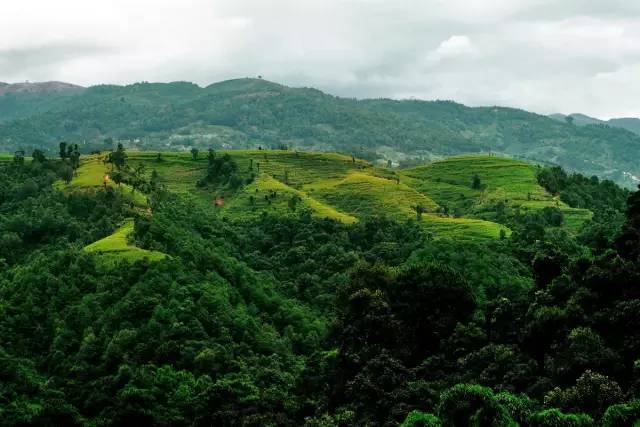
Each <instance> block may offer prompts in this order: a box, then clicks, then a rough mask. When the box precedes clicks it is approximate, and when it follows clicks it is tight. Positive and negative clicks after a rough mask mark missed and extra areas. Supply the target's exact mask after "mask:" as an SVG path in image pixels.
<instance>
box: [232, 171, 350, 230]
mask: <svg viewBox="0 0 640 427" xmlns="http://www.w3.org/2000/svg"><path fill="white" fill-rule="evenodd" d="M272 194H273V195H275V197H270V195H272ZM292 198H297V200H299V202H298V203H297V205H296V206H295V208H294V209H295V211H294V210H293V209H292V208H291V207H290V205H289V201H290V200H291V199H292ZM300 209H309V210H311V212H313V214H314V215H315V216H318V217H324V218H331V219H335V220H337V221H341V222H344V223H346V224H353V223H354V222H356V221H357V219H356V218H355V217H353V216H351V215H348V214H345V213H342V212H340V211H338V210H336V209H334V208H333V207H332V206H330V205H328V204H324V203H321V202H319V201H318V200H316V199H314V198H313V197H310V196H309V195H308V194H307V193H305V192H304V191H300V190H296V189H295V188H292V187H290V186H288V185H286V184H284V183H282V182H280V181H278V180H277V179H275V178H273V177H271V176H269V175H267V174H266V173H262V174H260V176H259V177H258V178H256V180H255V181H254V182H252V183H251V184H249V185H247V186H246V187H245V188H243V190H242V191H241V192H240V193H239V194H238V195H237V196H235V197H234V198H233V199H232V200H231V201H230V202H229V203H226V204H225V205H224V207H223V208H222V209H221V210H222V212H223V215H225V216H228V217H232V218H252V217H256V216H258V215H259V214H261V213H262V212H267V213H270V214H276V215H290V214H294V213H295V212H297V211H299V210H300Z"/></svg>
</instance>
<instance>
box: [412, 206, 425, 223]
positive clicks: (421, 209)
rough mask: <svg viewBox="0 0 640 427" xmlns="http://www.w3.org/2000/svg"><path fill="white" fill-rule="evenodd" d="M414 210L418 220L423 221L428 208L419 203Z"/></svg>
mask: <svg viewBox="0 0 640 427" xmlns="http://www.w3.org/2000/svg"><path fill="white" fill-rule="evenodd" d="M413 209H414V210H415V211H416V220H417V221H422V214H423V213H425V212H426V211H427V208H425V207H424V206H423V205H421V204H420V203H418V204H417V205H415V206H414V207H413Z"/></svg>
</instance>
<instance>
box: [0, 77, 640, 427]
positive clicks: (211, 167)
mask: <svg viewBox="0 0 640 427" xmlns="http://www.w3.org/2000/svg"><path fill="white" fill-rule="evenodd" d="M100 90H110V89H109V88H96V89H94V91H100ZM185 90H194V89H190V87H189V86H185ZM211 96H215V94H213V95H211ZM318 96H324V95H318ZM118 102H119V101H118ZM123 104H124V105H127V103H126V102H123ZM118 105H120V104H118ZM399 105H401V104H399ZM84 111H85V112H89V111H90V109H87V110H84ZM118 111H119V110H117V109H115V110H113V112H114V114H115V115H114V120H115V117H117V116H118V115H119V114H120V112H118ZM38 120H40V119H38ZM5 129H6V128H5ZM63 148H64V149H63ZM77 151H78V148H77V147H75V146H72V145H70V146H67V145H64V146H63V145H62V144H60V153H59V155H56V156H53V155H49V156H47V155H45V153H43V152H41V151H36V152H34V153H33V155H32V156H31V157H25V156H24V155H23V154H22V153H17V154H16V155H15V156H14V158H13V159H11V160H8V161H2V162H0V266H1V267H2V268H0V379H1V381H0V425H7V426H13V425H43V426H44V425H47V426H48V425H89V426H98V425H100V426H102V425H139V426H143V425H159V426H181V425H184V426H194V425H195V426H205V425H206V426H208V425H229V426H233V425H243V426H276V425H278V426H299V425H305V426H352V425H360V426H374V425H383V426H394V425H400V424H401V425H404V426H516V425H521V426H565V425H566V426H608V427H609V426H631V425H634V423H635V422H636V421H638V420H640V394H639V393H640V389H639V387H640V365H639V363H640V362H639V355H640V318H639V317H638V313H639V310H640V292H639V290H638V284H639V283H640V192H634V193H631V192H629V191H628V190H625V189H622V188H620V187H618V186H617V185H615V184H614V183H612V182H611V181H606V180H600V179H598V178H595V177H593V178H589V177H586V176H583V175H580V174H576V173H567V172H566V171H565V170H563V169H561V168H559V167H550V168H539V170H538V174H537V179H538V182H539V184H540V185H541V186H542V187H544V188H545V189H546V190H547V191H549V192H550V193H552V194H557V195H558V197H559V198H560V199H561V200H562V202H563V203H566V204H567V205H569V206H571V207H573V208H584V209H589V210H591V211H592V212H593V217H592V218H591V219H590V220H589V221H588V222H586V223H585V224H584V225H582V226H581V228H580V229H579V230H578V231H576V232H574V231H571V230H568V229H567V228H565V227H563V213H562V211H561V210H560V209H558V208H554V207H545V208H544V209H541V210H536V211H528V212H518V213H513V214H511V215H508V216H505V217H504V218H502V219H501V221H502V222H504V223H505V224H508V225H509V227H510V229H511V230H512V233H511V234H510V235H509V236H507V235H506V234H501V236H500V238H494V239H485V240H461V239H452V238H447V237H446V236H432V235H431V234H429V233H425V231H424V228H423V227H422V226H421V224H420V223H419V217H420V215H419V214H418V218H416V219H406V220H403V221H400V220H398V219H397V218H391V217H389V216H387V215H385V212H379V215H375V216H369V217H366V218H363V219H362V220H360V221H357V222H355V223H352V224H347V223H343V222H339V221H335V220H331V219H327V218H318V217H317V216H313V215H311V214H310V212H309V211H308V210H304V209H300V210H296V209H294V208H295V206H293V208H292V209H291V211H292V212H293V213H292V214H289V215H271V214H267V213H264V214H262V215H259V216H256V217H243V218H241V219H240V218H234V217H233V216H229V215H220V214H218V212H217V211H216V210H215V209H212V208H211V206H209V205H205V204H203V203H200V202H199V201H198V200H197V199H196V198H194V197H192V196H190V194H189V193H177V192H174V191H171V190H170V189H169V188H167V187H166V186H164V185H162V184H158V182H157V179H158V174H157V172H156V171H155V170H154V171H153V172H152V173H151V174H146V175H145V174H143V173H141V172H140V170H141V168H140V167H139V166H135V165H130V166H129V165H128V163H130V162H131V159H130V158H128V157H127V153H126V151H125V147H123V146H120V147H118V149H117V150H115V151H114V152H112V153H110V154H109V155H108V156H107V157H106V158H105V162H106V163H110V164H111V166H109V167H111V168H112V169H111V170H112V174H111V175H112V177H113V179H117V181H118V182H117V185H115V186H108V185H107V183H106V179H105V184H104V187H100V186H98V187H96V188H92V189H83V190H82V191H68V190H65V187H63V186H61V184H60V182H68V181H71V180H73V179H80V177H79V173H78V171H77V169H78V166H79V160H78V155H77V154H75V153H76V152H77ZM197 157H198V153H197V152H196V151H194V152H193V159H194V160H193V161H195V159H196V158H197ZM207 157H208V158H207V160H206V162H207V165H208V166H207V167H205V168H204V169H203V171H202V174H201V176H200V179H199V181H198V182H199V184H198V185H199V186H200V187H204V188H208V187H211V186H217V188H224V189H226V191H234V189H236V188H238V187H242V186H247V185H250V182H249V181H248V180H245V181H243V180H242V179H240V178H239V177H238V175H237V170H238V165H237V164H235V163H234V161H233V159H232V157H230V156H216V155H215V153H214V152H213V151H211V152H209V153H208V156H207ZM265 158H266V155H265ZM155 162H156V165H158V166H157V167H158V168H160V166H161V165H162V164H163V159H162V156H161V154H158V155H157V159H156V160H155ZM354 164H355V159H354ZM256 166H257V165H256ZM251 167H252V168H253V163H251ZM257 167H259V166H257ZM147 177H150V178H147ZM470 178H471V177H470ZM286 179H287V178H285V180H286ZM403 179H404V178H403ZM126 185H128V186H130V188H132V189H133V190H135V189H143V190H144V193H145V194H146V198H147V200H146V201H137V202H136V199H135V198H133V199H132V198H131V194H134V191H133V190H132V191H130V190H128V188H129V187H124V186H126ZM397 185H399V184H397ZM482 185H483V184H482V182H481V180H480V178H479V177H475V176H474V179H473V180H470V186H471V187H473V188H475V187H477V188H478V189H481V188H482ZM125 188H127V190H125ZM193 191H194V192H195V191H196V185H194V186H193ZM291 200H293V199H291ZM147 206H148V207H147ZM502 208H503V207H502ZM502 208H500V207H496V208H495V209H496V212H495V213H494V214H495V215H494V216H496V215H498V214H500V213H503V212H502V211H501V209H502ZM416 211H418V209H417V208H416ZM126 218H133V219H134V225H133V232H132V234H131V235H130V236H129V242H128V244H130V245H135V246H136V247H139V248H141V249H144V250H146V251H149V252H148V253H161V254H164V256H162V257H158V258H156V259H150V258H141V259H135V260H131V259H127V258H126V257H122V258H115V260H113V259H111V260H110V261H109V262H106V261H105V259H104V258H101V257H100V256H97V255H96V254H95V253H91V252H88V251H87V250H85V249H84V248H85V247H87V245H90V244H91V243H92V242H95V241H97V240H99V239H101V238H103V237H105V236H109V235H111V234H112V233H113V232H114V231H115V230H116V229H117V228H118V227H119V225H120V224H121V223H122V222H123V221H124V220H125V219H126ZM152 251H153V252H152Z"/></svg>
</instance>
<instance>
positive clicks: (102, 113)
mask: <svg viewBox="0 0 640 427" xmlns="http://www.w3.org/2000/svg"><path fill="white" fill-rule="evenodd" d="M39 96H40V97H39ZM60 140H67V141H70V142H73V143H78V144H79V145H80V148H81V150H83V152H84V153H89V152H91V151H93V150H103V149H112V148H114V141H120V142H122V143H124V144H125V145H126V146H128V147H130V148H139V149H146V150H177V151H187V152H188V151H190V150H191V149H193V148H195V149H198V150H199V151H200V153H201V156H202V157H204V156H205V155H206V151H207V150H208V149H209V148H211V147H212V148H214V149H217V150H219V149H223V148H235V149H247V148H250V149H255V148H258V147H260V146H262V147H263V148H271V149H276V148H282V147H285V146H287V147H289V148H295V149H302V150H315V151H337V152H341V153H345V154H347V155H355V156H357V157H360V158H365V159H367V160H371V161H373V160H376V159H378V160H381V161H383V163H386V161H387V160H390V161H392V162H393V163H394V164H398V163H399V164H410V163H422V162H424V161H426V160H431V159H433V158H438V157H442V156H450V155H454V154H463V153H478V152H498V153H503V154H507V155H509V156H518V157H522V158H526V159H532V160H536V161H539V162H547V163H548V162H551V163H555V164H558V165H561V166H563V167H564V168H567V169H570V170H576V171H578V172H581V173H583V174H586V175H588V176H591V175H598V176H601V177H603V178H608V179H611V180H613V181H615V182H617V183H619V184H623V185H626V186H628V187H630V188H633V186H634V185H635V184H634V178H633V177H636V178H638V177H640V169H638V162H637V159H638V158H640V136H638V135H636V134H634V133H632V132H630V131H627V130H624V129H620V128H615V127H610V126H606V125H603V124H593V125H588V126H578V125H577V124H571V123H568V122H565V121H564V120H563V121H561V122H558V121H556V120H554V119H552V118H549V117H545V116H540V115H536V114H532V113H529V112H526V111H522V110H516V109H511V108H498V107H483V108H469V107H466V106H464V105H460V104H456V103H454V102H449V101H435V102H424V101H409V100H406V101H392V100H354V99H343V98H338V97H334V96H331V95H327V94H324V93H322V92H320V91H318V90H315V89H308V88H300V89H294V88H289V87H285V86H281V85H278V84H275V83H271V82H267V81H264V80H260V79H236V80H229V81H225V82H220V83H216V84H213V85H211V86H208V87H206V88H200V87H198V86H196V85H194V84H191V83H185V82H175V83H170V84H156V83H139V84H134V85H130V86H124V87H121V86H110V85H101V86H95V87H91V88H88V89H86V90H77V89H75V88H74V89H73V90H72V91H70V92H68V93H65V92H56V93H54V94H51V93H43V94H42V95H38V94H13V93H12V94H5V95H4V96H0V150H2V151H14V150H18V149H23V150H26V151H28V152H30V151H31V150H32V149H34V148H38V149H41V150H44V151H48V152H49V153H51V154H53V153H55V152H57V144H58V142H59V141H60Z"/></svg>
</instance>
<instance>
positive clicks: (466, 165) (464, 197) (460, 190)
mask: <svg viewBox="0 0 640 427" xmlns="http://www.w3.org/2000/svg"><path fill="white" fill-rule="evenodd" d="M400 174H401V175H402V176H403V178H404V179H406V181H407V184H408V185H410V186H412V187H413V188H415V189H416V190H418V191H420V192H422V193H424V194H428V195H430V196H431V197H432V198H433V199H434V200H435V201H436V202H437V203H438V204H439V205H441V206H443V207H444V206H446V207H447V208H448V209H447V210H448V211H451V212H453V213H454V214H456V215H464V216H467V215H471V216H477V217H484V218H486V219H494V218H495V215H496V214H495V212H496V205H498V204H502V205H504V206H505V207H510V208H515V209H518V210H519V211H522V212H526V211H535V210H540V209H544V208H545V207H557V208H559V209H560V210H561V211H562V212H563V213H564V217H565V223H566V224H567V225H568V226H569V227H570V228H571V229H573V230H578V229H579V228H580V227H581V226H582V224H584V222H585V221H587V220H589V219H590V218H591V215H592V214H591V212H590V211H588V210H586V209H574V208H571V207H569V206H567V205H566V204H565V203H563V202H562V201H560V199H559V198H558V197H554V196H553V195H551V194H549V193H548V192H547V191H546V190H545V189H544V188H542V187H541V186H540V185H539V184H538V182H537V179H536V166H534V165H532V164H530V163H526V162H523V161H520V160H515V159H509V158H503V157H497V156H492V157H489V156H462V157H452V158H449V159H445V160H441V161H437V162H433V163H431V164H428V165H425V166H419V167H415V168H410V169H405V170H402V171H401V172H400ZM474 176H477V177H478V178H479V184H480V188H475V189H474V188H473V186H472V181H473V178H474Z"/></svg>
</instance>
